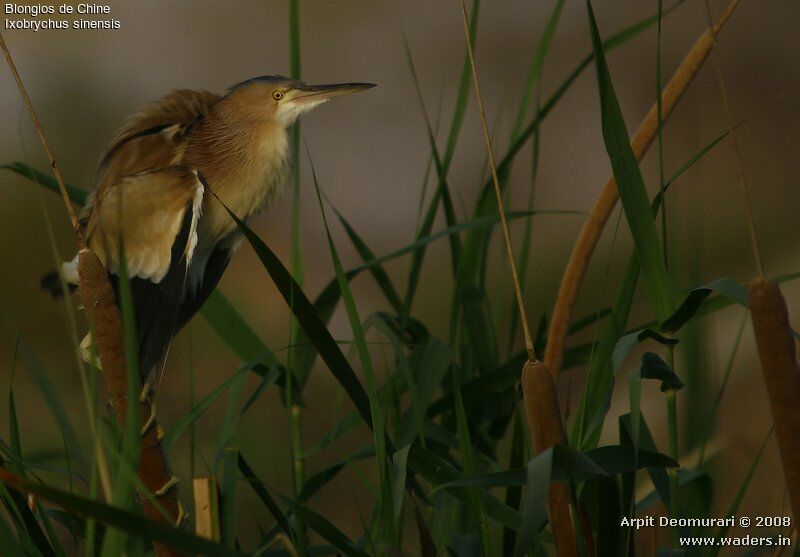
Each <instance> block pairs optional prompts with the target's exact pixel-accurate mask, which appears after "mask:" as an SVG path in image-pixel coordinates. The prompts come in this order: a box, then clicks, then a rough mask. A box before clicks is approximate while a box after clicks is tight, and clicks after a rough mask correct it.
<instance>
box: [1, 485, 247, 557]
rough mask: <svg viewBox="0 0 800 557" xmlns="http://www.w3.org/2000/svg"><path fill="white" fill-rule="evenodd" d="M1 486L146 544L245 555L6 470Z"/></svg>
mask: <svg viewBox="0 0 800 557" xmlns="http://www.w3.org/2000/svg"><path fill="white" fill-rule="evenodd" d="M0 482H3V483H4V484H6V485H8V486H11V487H15V488H17V489H19V490H21V491H24V492H27V493H33V494H35V495H37V496H38V497H41V498H42V499H45V500H47V501H50V502H52V503H55V504H56V505H59V506H61V507H63V508H64V509H67V510H70V511H73V512H75V513H77V514H79V515H82V516H86V517H92V518H94V519H95V520H97V521H98V522H101V523H103V524H106V525H108V526H113V527H115V528H118V529H120V530H124V531H126V532H128V533H129V534H131V535H133V536H136V537H138V538H140V539H143V540H146V541H159V542H161V543H163V544H165V545H168V546H170V547H172V548H175V549H178V550H180V551H184V552H186V553H190V554H199V555H213V556H221V557H239V556H241V555H242V554H241V553H239V552H237V551H234V550H231V549H228V548H226V547H225V546H223V545H220V544H218V543H214V542H211V541H209V540H206V539H204V538H199V537H197V536H195V535H193V534H189V533H187V532H184V531H183V530H180V529H176V528H171V527H169V526H165V525H163V524H160V523H158V522H154V521H152V520H148V519H147V518H145V517H143V516H141V515H140V514H137V513H133V512H130V511H125V510H122V509H119V508H117V507H114V506H111V505H105V504H103V503H98V502H97V501H94V500H92V499H87V498H85V497H81V496H78V495H74V494H71V493H67V492H66V491H63V490H60V489H57V488H54V487H51V486H47V485H44V484H40V483H36V482H32V481H30V480H27V479H25V478H22V477H20V476H17V475H15V474H11V473H10V472H7V471H6V470H2V469H0Z"/></svg>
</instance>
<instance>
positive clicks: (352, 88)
mask: <svg viewBox="0 0 800 557" xmlns="http://www.w3.org/2000/svg"><path fill="white" fill-rule="evenodd" d="M373 87H375V84H374V83H333V84H329V85H300V86H298V87H295V88H294V95H292V97H291V100H292V102H294V103H297V104H304V103H306V102H315V103H316V102H322V101H327V100H328V99H332V98H333V97H341V96H343V95H351V94H353V93H358V92H360V91H366V90H367V89H372V88H373Z"/></svg>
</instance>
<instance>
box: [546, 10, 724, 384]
mask: <svg viewBox="0 0 800 557" xmlns="http://www.w3.org/2000/svg"><path fill="white" fill-rule="evenodd" d="M738 4H739V0H733V1H732V2H731V3H730V4H729V5H728V7H727V8H726V9H725V12H724V13H723V14H722V15H721V16H720V17H719V19H718V20H717V22H716V24H715V25H714V26H713V33H712V31H711V30H706V31H705V32H704V33H703V34H702V35H701V36H700V38H698V39H697V42H695V44H694V46H693V47H692V49H691V50H690V51H689V53H688V54H687V55H686V57H685V58H684V59H683V61H682V62H681V64H680V66H678V69H677V70H676V71H675V74H674V75H673V76H672V78H671V79H670V80H669V82H668V83H667V86H666V87H665V88H664V91H663V93H662V116H661V117H662V124H663V122H665V121H666V120H667V118H669V116H670V115H671V114H672V111H673V110H674V109H675V106H676V105H677V104H678V101H679V100H680V99H681V97H682V96H683V94H684V93H685V92H686V90H687V89H688V87H689V84H690V83H691V82H692V80H693V79H694V77H695V76H696V75H697V73H698V72H699V71H700V68H701V67H702V65H703V63H704V62H705V60H706V58H707V57H708V55H709V53H710V52H711V49H712V48H713V45H714V36H715V34H716V33H719V31H720V29H722V27H723V26H724V25H725V23H726V22H727V21H728V18H729V17H730V16H731V14H733V11H734V10H735V9H736V6H737V5H738ZM658 129H659V124H658V106H657V104H654V105H653V106H652V107H651V108H650V111H649V112H648V113H647V116H645V118H644V120H642V123H641V124H640V125H639V129H638V130H637V131H636V134H635V135H634V136H633V140H632V141H631V148H632V149H633V154H634V156H635V157H636V160H637V161H640V160H641V159H642V157H644V155H645V153H646V152H647V150H648V149H649V147H650V145H651V144H652V143H653V140H654V139H655V138H656V136H657V135H658ZM618 199H619V194H618V192H617V183H616V181H615V180H614V178H613V177H612V178H609V180H608V181H607V182H606V184H605V186H604V187H603V190H602V191H601V192H600V195H599V196H598V197H597V199H596V200H595V203H594V206H593V207H592V209H591V211H590V212H589V216H588V217H587V219H586V222H585V223H584V225H583V228H582V229H581V231H580V234H579V235H578V239H577V240H576V242H575V245H574V247H573V248H572V254H571V255H570V259H569V262H568V263H567V267H566V269H565V271H564V276H563V277H562V279H561V285H560V287H559V290H558V297H557V298H556V304H555V307H554V308H553V317H552V319H551V321H550V328H549V330H548V333H547V350H546V351H545V357H544V363H545V364H546V365H547V367H548V369H549V370H550V373H552V374H553V377H554V378H555V377H558V373H559V371H560V370H561V365H562V363H563V358H564V346H565V344H566V339H567V329H568V328H569V322H570V319H571V317H572V309H573V307H574V305H575V300H576V299H577V297H578V291H579V290H580V286H581V282H582V281H583V277H584V275H585V274H586V269H587V267H588V265H589V260H590V259H591V258H592V254H593V253H594V250H595V248H596V247H597V242H598V241H599V239H600V235H601V234H602V232H603V228H604V227H605V225H606V222H607V221H608V218H609V217H610V216H611V212H612V211H613V210H614V207H615V206H616V204H617V200H618Z"/></svg>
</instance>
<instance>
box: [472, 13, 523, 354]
mask: <svg viewBox="0 0 800 557" xmlns="http://www.w3.org/2000/svg"><path fill="white" fill-rule="evenodd" d="M461 16H462V19H463V21H464V35H465V36H466V39H467V54H468V56H469V64H470V66H471V68H472V84H473V85H474V86H475V98H476V99H477V101H478V110H479V112H480V117H481V125H482V126H483V137H484V139H485V140H486V152H487V154H488V156H489V168H491V170H492V182H494V194H495V196H496V197H497V211H498V212H499V213H500V224H501V225H502V228H503V240H504V241H505V246H506V256H507V257H508V265H509V267H511V278H512V280H513V281H514V294H515V295H516V297H517V305H518V306H519V317H520V320H521V321H522V333H523V335H524V336H525V348H526V350H527V351H528V360H529V361H530V362H535V361H536V352H535V351H534V348H533V340H532V339H531V331H530V328H529V327H528V316H527V313H526V312H525V302H524V300H523V299H522V289H521V288H520V285H519V274H518V273H517V263H516V260H515V259H514V250H513V249H512V247H511V234H510V233H509V231H508V219H507V218H506V211H505V206H504V203H503V195H502V194H501V193H500V179H499V178H498V177H497V164H496V163H495V159H494V149H493V148H492V138H491V136H490V135H489V124H488V123H487V122H486V111H485V109H484V105H483V96H482V95H481V86H480V82H479V80H478V69H477V68H476V67H475V53H474V52H473V49H472V41H471V40H470V36H469V19H468V18H467V6H466V3H465V0H461Z"/></svg>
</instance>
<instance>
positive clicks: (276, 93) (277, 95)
mask: <svg viewBox="0 0 800 557" xmlns="http://www.w3.org/2000/svg"><path fill="white" fill-rule="evenodd" d="M272 98H273V99H275V100H276V101H279V100H281V99H282V98H283V93H281V92H280V91H274V92H273V93H272Z"/></svg>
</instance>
